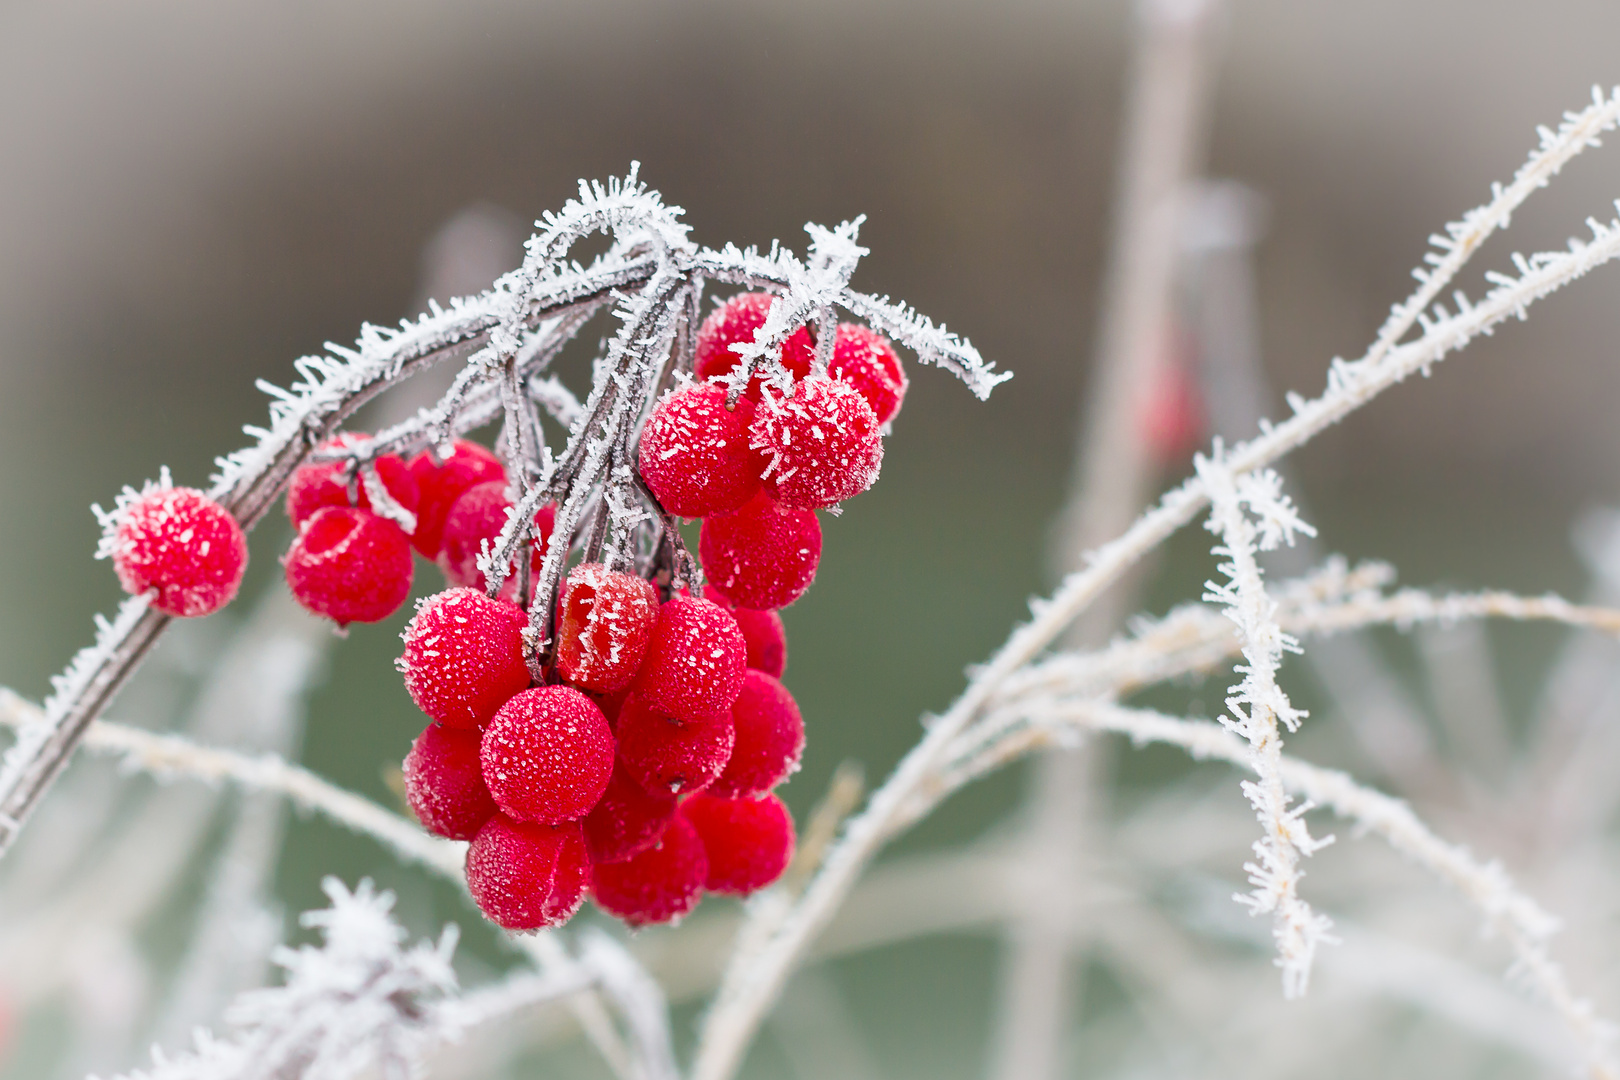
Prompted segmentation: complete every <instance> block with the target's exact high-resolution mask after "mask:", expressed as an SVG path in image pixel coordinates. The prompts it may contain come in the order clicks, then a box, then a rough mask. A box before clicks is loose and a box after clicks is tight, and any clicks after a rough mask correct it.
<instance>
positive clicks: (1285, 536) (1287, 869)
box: [1194, 445, 1333, 998]
mask: <svg viewBox="0 0 1620 1080" xmlns="http://www.w3.org/2000/svg"><path fill="white" fill-rule="evenodd" d="M1216 453H1217V455H1219V453H1220V447H1219V446H1218V445H1217V447H1216ZM1194 464H1195V465H1196V467H1197V469H1198V476H1199V479H1200V480H1202V481H1203V483H1204V489H1205V490H1206V491H1207V492H1208V493H1209V501H1210V514H1209V529H1210V531H1211V532H1213V533H1216V534H1217V535H1219V536H1220V538H1221V544H1220V545H1218V546H1217V547H1216V548H1215V553H1216V554H1217V555H1225V556H1226V557H1227V558H1228V559H1230V560H1231V561H1229V562H1223V563H1222V564H1221V566H1220V570H1221V572H1222V573H1223V574H1225V575H1226V576H1227V579H1228V580H1227V581H1226V582H1224V583H1216V582H1210V583H1209V584H1208V585H1207V586H1206V588H1207V589H1208V592H1207V593H1206V594H1205V597H1204V598H1205V599H1206V600H1212V601H1215V602H1218V603H1221V604H1225V605H1226V607H1227V611H1226V615H1227V617H1228V618H1230V619H1231V620H1232V622H1233V623H1235V624H1236V625H1237V628H1238V640H1239V641H1240V642H1241V644H1242V650H1243V658H1244V660H1245V663H1243V664H1239V665H1238V667H1237V670H1238V671H1240V672H1243V679H1242V681H1241V682H1239V683H1238V684H1237V685H1236V686H1234V687H1233V688H1232V690H1231V692H1230V694H1229V695H1228V696H1227V699H1226V705H1227V708H1228V709H1230V710H1231V715H1230V716H1223V717H1221V723H1222V725H1224V726H1225V727H1226V728H1227V729H1228V730H1230V731H1232V732H1233V733H1234V734H1237V735H1240V736H1242V737H1243V738H1244V739H1246V740H1248V743H1249V754H1250V759H1251V764H1252V767H1253V769H1254V772H1255V776H1256V779H1255V780H1254V781H1252V782H1251V781H1244V782H1243V785H1242V787H1243V794H1244V795H1246V796H1248V799H1249V802H1250V804H1251V805H1252V806H1253V807H1254V810H1255V816H1256V817H1258V818H1259V819H1260V825H1261V828H1262V829H1263V830H1264V834H1263V835H1262V836H1261V838H1260V839H1259V840H1258V841H1256V842H1255V845H1254V853H1255V861H1254V862H1252V863H1245V864H1244V867H1243V869H1244V870H1246V871H1248V874H1249V882H1250V884H1252V885H1253V886H1254V891H1253V892H1251V893H1249V894H1248V895H1247V896H1242V895H1240V896H1238V898H1237V899H1238V900H1239V901H1241V902H1242V903H1244V904H1246V905H1248V907H1249V910H1250V911H1252V912H1253V913H1254V914H1256V915H1260V914H1266V913H1269V914H1271V915H1272V935H1273V936H1274V937H1275V938H1276V940H1277V964H1278V966H1279V967H1281V968H1282V971H1283V996H1284V997H1289V998H1297V997H1302V996H1304V994H1305V990H1306V987H1307V986H1308V985H1309V983H1310V977H1311V963H1312V961H1313V959H1314V958H1315V955H1316V947H1317V945H1319V944H1321V943H1322V942H1324V941H1330V940H1332V939H1331V938H1330V937H1329V936H1328V930H1329V929H1330V928H1331V927H1332V925H1333V924H1332V922H1331V921H1329V920H1328V918H1327V917H1326V916H1324V915H1319V914H1317V913H1316V912H1315V911H1313V910H1311V906H1310V905H1309V904H1307V903H1306V902H1305V901H1304V900H1302V899H1300V897H1299V891H1298V890H1299V879H1300V878H1301V877H1303V876H1304V874H1303V872H1302V871H1301V870H1300V869H1299V861H1300V859H1301V857H1303V856H1307V855H1310V854H1311V853H1312V852H1314V851H1316V850H1317V849H1319V848H1321V847H1324V846H1325V845H1327V844H1330V843H1332V842H1333V838H1332V837H1327V838H1325V839H1322V840H1317V839H1315V838H1313V837H1312V836H1311V834H1310V832H1309V830H1307V829H1306V827H1305V812H1306V811H1307V810H1309V809H1310V808H1311V804H1310V803H1302V804H1300V805H1299V806H1293V807H1290V806H1289V805H1288V802H1289V800H1288V791H1287V789H1286V787H1285V786H1284V782H1283V775H1282V734H1281V732H1280V731H1279V730H1278V725H1279V724H1280V725H1282V726H1284V727H1287V728H1288V730H1289V731H1294V730H1296V729H1297V728H1298V727H1299V723H1300V721H1301V720H1303V719H1304V718H1305V713H1304V712H1302V711H1301V710H1299V709H1296V708H1294V705H1293V703H1292V702H1290V701H1289V700H1288V695H1287V694H1285V693H1283V690H1282V687H1280V686H1278V685H1277V668H1278V667H1279V666H1280V665H1281V663H1282V656H1283V653H1284V652H1285V651H1290V652H1298V651H1299V645H1298V643H1297V642H1296V641H1295V640H1294V639H1293V638H1292V637H1290V636H1289V635H1287V634H1285V633H1283V630H1282V627H1281V626H1279V625H1278V624H1277V618H1276V616H1277V603H1276V601H1275V600H1273V599H1272V598H1271V597H1270V595H1268V594H1267V592H1266V587H1265V582H1264V581H1263V580H1262V578H1261V574H1260V567H1259V564H1258V562H1257V561H1256V558H1255V556H1256V554H1257V552H1258V551H1260V550H1264V549H1269V548H1273V547H1276V546H1277V544H1278V543H1282V542H1287V543H1292V542H1293V538H1294V534H1295V533H1297V532H1302V533H1306V534H1307V535H1309V534H1310V533H1311V532H1312V530H1311V527H1310V526H1309V525H1307V524H1305V523H1304V522H1303V521H1301V520H1300V519H1299V515H1298V514H1297V513H1296V512H1295V510H1294V507H1293V504H1292V503H1291V502H1290V501H1289V500H1288V497H1287V496H1286V495H1284V494H1283V493H1282V481H1281V479H1280V478H1279V477H1278V476H1277V474H1276V473H1274V472H1273V471H1271V470H1270V469H1262V470H1256V471H1255V472H1253V473H1249V474H1246V475H1244V476H1242V477H1234V476H1233V475H1232V472H1231V470H1230V469H1228V468H1227V467H1226V464H1225V462H1224V461H1223V460H1222V459H1221V458H1220V457H1219V456H1217V457H1215V458H1206V457H1204V456H1203V455H1201V454H1200V455H1199V456H1198V457H1197V458H1196V459H1195V461H1194ZM1251 514H1252V515H1253V517H1254V518H1255V519H1257V521H1258V525H1257V524H1256V522H1255V521H1251V520H1250V515H1251Z"/></svg>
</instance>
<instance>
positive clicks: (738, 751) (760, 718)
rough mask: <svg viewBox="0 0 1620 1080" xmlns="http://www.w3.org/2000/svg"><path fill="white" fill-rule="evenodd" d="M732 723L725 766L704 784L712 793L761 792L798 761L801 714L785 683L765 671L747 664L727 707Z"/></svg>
mask: <svg viewBox="0 0 1620 1080" xmlns="http://www.w3.org/2000/svg"><path fill="white" fill-rule="evenodd" d="M731 724H732V727H733V729H734V730H735V731H736V742H735V743H734V744H733V746H732V748H731V757H730V758H729V759H728V760H727V761H726V767H725V769H724V771H722V772H721V773H720V775H719V777H718V778H716V779H715V781H714V783H712V784H710V785H709V786H708V787H707V788H705V789H704V790H705V791H707V792H708V793H709V794H710V795H721V796H727V797H735V796H738V795H759V794H762V793H764V792H767V791H769V790H771V788H773V787H775V786H776V785H777V784H780V783H781V782H782V781H783V780H786V779H787V778H788V776H789V775H790V774H791V773H793V771H794V770H796V769H797V768H798V767H799V757H800V755H801V754H803V753H804V718H803V717H802V716H800V715H799V706H798V703H797V702H795V701H794V700H793V695H792V694H790V693H788V691H787V687H785V686H783V685H782V684H781V683H779V682H777V681H776V680H775V679H773V678H771V677H770V676H769V675H767V674H765V673H764V672H763V671H754V670H751V669H750V670H749V672H748V676H747V678H745V679H744V680H743V688H742V693H741V694H739V695H737V702H736V704H734V705H732V707H731Z"/></svg>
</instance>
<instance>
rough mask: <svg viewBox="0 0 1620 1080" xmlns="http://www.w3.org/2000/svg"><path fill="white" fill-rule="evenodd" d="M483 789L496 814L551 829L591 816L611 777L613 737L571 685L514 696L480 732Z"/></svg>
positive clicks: (595, 710)
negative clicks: (498, 810)
mask: <svg viewBox="0 0 1620 1080" xmlns="http://www.w3.org/2000/svg"><path fill="white" fill-rule="evenodd" d="M481 756H482V759H483V764H484V783H486V784H488V785H489V793H490V794H491V795H493V796H494V797H495V805H496V806H498V807H500V808H501V812H502V813H504V814H506V815H507V816H508V817H510V818H513V819H514V820H517V821H543V822H546V823H547V824H551V825H555V824H557V823H558V822H562V821H575V820H578V819H579V818H582V817H584V816H585V815H586V814H588V813H590V812H591V808H592V807H594V806H595V805H596V803H597V801H598V800H599V799H601V797H602V793H603V792H604V791H606V790H607V786H608V778H609V777H611V776H612V775H613V732H612V731H611V730H610V729H609V728H608V722H607V719H606V718H605V717H604V716H603V715H602V710H601V709H598V708H597V707H596V703H595V702H594V701H592V700H591V699H590V698H588V697H586V696H585V695H584V694H582V693H580V692H579V691H578V690H575V689H574V688H573V687H571V686H541V687H536V688H535V689H533V690H525V691H523V692H522V693H520V694H517V695H516V696H514V697H513V698H512V699H511V700H510V701H508V702H507V703H506V704H505V705H502V706H501V707H500V709H499V710H497V711H496V713H495V718H494V719H493V720H491V721H490V722H489V726H488V727H487V728H485V729H484V742H483V746H482V749H481Z"/></svg>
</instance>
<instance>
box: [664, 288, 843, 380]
mask: <svg viewBox="0 0 1620 1080" xmlns="http://www.w3.org/2000/svg"><path fill="white" fill-rule="evenodd" d="M773 299H774V297H773V296H772V295H771V294H770V293H763V292H755V293H738V294H737V295H736V296H733V297H732V298H731V299H729V300H727V301H726V302H725V303H723V304H721V305H720V306H719V307H717V308H715V309H714V310H713V311H712V312H710V313H709V317H708V318H707V319H704V320H703V325H702V326H700V327H698V332H697V349H696V356H695V358H694V367H695V370H696V372H697V377H698V378H700V379H709V378H713V377H714V376H716V375H725V374H727V373H728V372H730V371H731V370H732V369H733V368H735V367H736V366H737V364H738V363H739V362H740V361H741V360H742V358H741V357H740V356H738V355H737V354H736V353H734V352H732V351H731V346H732V345H734V344H737V343H739V342H741V343H744V344H751V343H752V342H753V340H754V331H755V330H758V329H759V328H760V327H761V326H764V325H765V316H766V315H767V314H769V313H770V310H771V301H772V300H773ZM815 357H816V347H815V345H814V344H812V343H811V341H810V334H809V332H808V331H807V330H805V328H804V327H802V326H801V327H799V328H798V329H797V330H795V331H793V333H791V334H789V335H788V339H787V341H785V342H783V343H782V366H783V367H785V368H787V369H788V371H790V372H792V373H793V377H794V379H802V378H804V377H805V376H806V375H808V374H810V365H811V363H812V362H813V361H814V360H815ZM764 381H765V373H764V371H763V370H762V369H761V368H759V367H755V368H754V376H753V378H751V379H749V380H748V387H747V389H745V390H744V391H743V394H744V396H746V397H747V398H748V400H750V401H758V400H759V398H760V389H761V387H762V386H763V385H764Z"/></svg>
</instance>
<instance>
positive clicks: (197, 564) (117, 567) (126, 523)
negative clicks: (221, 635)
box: [103, 487, 248, 618]
mask: <svg viewBox="0 0 1620 1080" xmlns="http://www.w3.org/2000/svg"><path fill="white" fill-rule="evenodd" d="M110 547H111V554H112V560H113V570H114V571H116V572H117V574H118V582H119V584H121V585H123V587H124V591H126V592H130V593H134V594H136V595H137V596H138V595H140V594H141V593H144V592H147V591H148V590H155V592H154V594H153V597H152V602H151V603H152V607H153V609H155V610H157V611H161V612H163V613H164V614H165V615H178V616H180V617H181V618H191V617H193V616H197V615H208V614H211V613H212V612H215V611H218V610H219V609H220V608H222V607H224V606H225V605H226V604H228V603H230V602H231V598H232V597H234V596H235V595H236V590H237V589H238V588H239V587H240V586H241V584H242V574H243V572H245V571H246V570H247V557H248V555H247V537H245V536H244V535H243V534H242V526H240V525H238V524H237V523H236V519H235V518H233V517H232V516H231V514H230V511H228V510H226V509H225V508H224V507H223V506H221V505H219V503H217V502H215V501H214V500H212V499H210V498H209V497H208V496H206V495H204V494H203V493H202V492H200V491H198V490H197V489H196V488H183V487H167V488H156V489H154V490H151V491H148V492H146V493H145V494H144V495H142V496H140V497H139V498H137V499H135V500H134V501H132V502H130V503H129V504H128V505H127V506H125V507H124V508H123V509H122V510H121V511H120V513H119V515H118V524H117V527H116V529H115V530H114V533H113V537H112V543H111V544H110ZM106 550H107V549H106V548H103V553H105V552H106Z"/></svg>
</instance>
